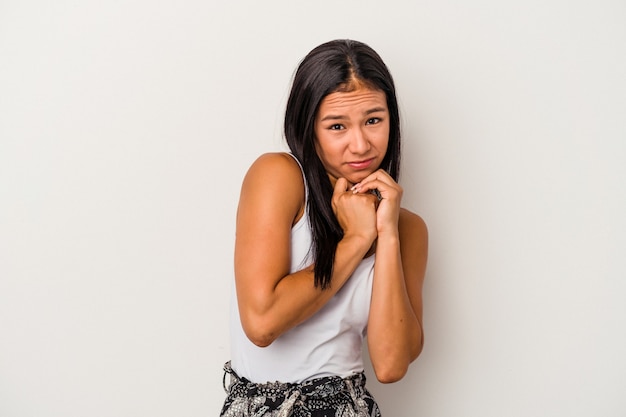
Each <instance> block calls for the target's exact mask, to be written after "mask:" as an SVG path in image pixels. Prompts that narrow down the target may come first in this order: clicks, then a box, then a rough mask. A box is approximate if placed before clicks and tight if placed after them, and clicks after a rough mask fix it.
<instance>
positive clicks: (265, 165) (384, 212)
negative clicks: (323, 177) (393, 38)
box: [235, 85, 428, 382]
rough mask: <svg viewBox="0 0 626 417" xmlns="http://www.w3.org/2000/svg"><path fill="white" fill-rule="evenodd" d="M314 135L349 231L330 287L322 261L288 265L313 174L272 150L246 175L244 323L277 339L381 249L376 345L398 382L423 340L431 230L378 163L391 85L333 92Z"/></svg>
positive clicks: (241, 252)
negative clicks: (319, 275)
mask: <svg viewBox="0 0 626 417" xmlns="http://www.w3.org/2000/svg"><path fill="white" fill-rule="evenodd" d="M315 134H316V138H317V144H316V149H317V153H318V155H319V157H320V160H321V161H322V163H323V165H324V167H325V168H326V171H327V173H328V175H329V178H330V179H331V183H332V184H333V187H334V193H333V197H332V207H333V210H334V212H335V215H336V216H337V220H338V221H339V224H340V225H341V227H342V229H343V230H344V237H343V239H342V240H341V241H340V242H339V244H338V246H337V251H336V253H335V263H334V268H333V275H332V280H331V286H330V288H329V289H326V290H321V289H319V288H316V287H315V286H314V285H313V266H309V267H307V268H305V269H303V270H300V271H296V272H294V273H290V272H289V267H290V232H291V227H292V226H293V224H295V222H297V220H298V219H299V218H300V217H301V216H302V214H303V212H304V207H305V201H304V198H305V196H304V182H303V178H302V175H301V172H300V168H299V167H298V165H297V163H296V162H295V161H294V160H293V159H292V158H291V157H290V156H289V155H286V154H278V153H276V154H265V155H263V156H261V157H260V158H259V159H258V160H257V161H255V162H254V163H253V165H252V166H251V168H250V170H249V171H248V173H247V175H246V177H245V179H244V182H243V186H242V191H241V197H240V201H239V209H238V213H237V237H236V244H235V279H236V284H237V285H236V286H237V297H238V300H239V309H240V315H241V321H242V325H243V329H244V331H245V332H246V335H247V336H248V338H249V339H250V340H251V341H252V342H253V343H255V344H256V345H258V346H268V345H269V344H271V343H272V342H273V341H274V340H275V339H276V338H277V337H279V336H280V335H281V334H283V333H284V332H286V331H288V330H289V329H291V328H293V327H294V326H296V325H298V324H299V323H302V322H303V321H305V320H306V319H308V318H310V317H311V316H312V315H313V314H315V313H316V312H317V311H318V310H319V309H320V308H321V307H322V306H324V304H325V303H326V302H327V301H328V300H330V298H332V296H333V295H334V294H336V293H337V291H339V289H340V288H341V287H342V286H343V284H344V283H345V282H346V281H347V280H348V279H349V278H350V276H351V274H352V273H353V272H354V270H355V269H356V267H357V266H358V264H359V263H360V261H361V260H362V259H363V258H364V257H365V256H367V255H368V254H369V253H370V252H371V251H373V250H375V251H376V262H375V265H374V282H373V288H372V300H371V304H370V315H369V321H368V338H367V340H368V348H369V352H370V358H371V360H372V365H373V368H374V371H375V373H376V376H377V378H378V380H379V381H381V382H395V381H397V380H399V379H401V378H402V377H403V376H404V375H405V373H406V371H407V369H408V366H409V364H410V363H411V362H412V361H413V360H414V359H415V358H416V357H417V356H418V355H419V353H420V352H421V350H422V346H423V331H422V295H421V294H422V283H423V279H424V272H425V269H426V258H427V240H428V237H427V229H426V226H425V224H424V222H423V220H422V219H421V218H420V217H419V216H417V215H416V214H414V213H411V212H410V211H408V210H405V209H402V208H401V206H400V204H401V199H402V188H401V187H400V186H399V185H398V184H397V183H396V182H395V181H394V180H393V179H392V178H391V177H390V176H389V175H388V174H387V173H386V172H385V171H383V170H380V169H379V168H378V167H379V166H380V162H381V161H382V159H383V157H384V156H385V153H386V151H387V144H388V138H389V113H388V109H387V104H386V98H385V94H384V92H382V91H379V90H373V89H369V88H366V87H365V86H362V85H361V86H358V88H356V89H354V90H353V91H350V92H335V93H331V94H329V95H328V96H326V97H325V98H324V100H323V101H322V103H321V105H320V108H319V111H318V114H317V115H316V120H315ZM373 189H377V190H378V191H379V192H380V194H381V196H382V200H381V201H380V202H378V199H377V198H376V197H375V196H374V195H372V194H371V193H370V191H371V190H373Z"/></svg>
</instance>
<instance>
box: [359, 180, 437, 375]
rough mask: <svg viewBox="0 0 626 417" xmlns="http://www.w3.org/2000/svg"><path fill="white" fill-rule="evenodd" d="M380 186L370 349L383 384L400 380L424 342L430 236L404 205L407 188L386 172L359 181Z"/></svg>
mask: <svg viewBox="0 0 626 417" xmlns="http://www.w3.org/2000/svg"><path fill="white" fill-rule="evenodd" d="M358 187H359V191H360V192H366V191H368V190H370V189H373V188H377V189H378V190H379V192H380V193H381V195H382V197H383V199H382V201H381V203H380V206H379V209H378V212H377V228H378V240H377V243H376V263H375V266H374V284H373V289H372V301H371V305H370V315H369V321H368V347H369V352H370V358H371V360H372V365H373V367H374V371H375V372H376V377H377V378H378V379H379V380H380V381H381V382H395V381H397V380H399V379H401V378H402V377H403V376H404V375H405V373H406V371H407V369H408V366H409V364H410V363H411V362H412V361H413V360H415V358H416V357H417V356H418V355H419V353H420V352H421V350H422V346H423V331H422V283H423V279H424V273H425V269H426V258H427V251H428V249H427V247H428V235H427V229H426V225H425V224H424V222H423V220H422V219H421V218H420V217H419V216H417V215H415V214H413V213H411V212H409V211H407V210H404V209H400V200H401V197H402V189H401V188H400V186H399V185H398V184H396V183H395V182H394V181H393V179H391V178H390V177H389V176H388V175H387V174H386V173H385V172H384V171H378V172H377V173H374V174H372V175H371V176H370V177H368V178H367V179H365V180H364V181H363V182H362V183H361V184H359V186H358Z"/></svg>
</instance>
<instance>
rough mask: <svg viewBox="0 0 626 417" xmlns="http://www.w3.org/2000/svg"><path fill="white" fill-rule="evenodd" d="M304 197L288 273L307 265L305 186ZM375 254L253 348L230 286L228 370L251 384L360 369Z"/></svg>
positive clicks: (308, 232) (308, 231) (308, 236)
mask: <svg viewBox="0 0 626 417" xmlns="http://www.w3.org/2000/svg"><path fill="white" fill-rule="evenodd" d="M292 156H293V155H292ZM294 159H295V157H294ZM296 161H297V160H296ZM298 164H299V162H298ZM300 169H302V167H300ZM302 175H303V176H304V172H303V173H302ZM305 184H306V182H305ZM305 200H306V201H305V210H304V214H303V216H302V217H301V218H300V220H298V222H297V223H296V224H295V225H294V226H293V227H292V229H291V269H290V272H291V273H293V272H296V271H299V270H301V269H303V268H305V267H306V266H308V265H310V264H311V263H312V260H311V255H310V248H311V242H312V234H311V226H310V224H309V219H308V215H307V210H306V208H307V207H306V205H307V204H308V190H306V185H305ZM375 256H376V255H371V256H369V257H367V258H365V259H363V260H362V261H361V263H360V264H359V266H358V267H357V268H356V270H355V271H354V273H353V274H352V276H351V277H350V278H349V279H348V281H347V282H346V283H345V284H344V286H343V287H342V288H341V289H340V290H339V291H338V292H337V293H336V294H335V295H334V296H333V298H331V299H330V300H329V301H328V303H326V304H325V305H324V306H323V307H322V308H321V309H320V310H319V311H318V312H317V313H315V314H314V315H313V316H312V317H310V318H309V319H308V320H306V321H304V322H303V323H301V324H299V325H298V326H296V327H294V328H292V329H290V330H289V331H287V332H285V333H283V334H282V335H280V336H279V337H278V338H277V339H276V340H274V342H273V343H272V344H271V345H269V346H267V347H258V346H256V345H255V344H254V343H252V342H251V341H250V340H249V339H248V338H247V336H246V334H245V333H244V331H243V328H242V325H241V320H240V317H239V309H238V306H237V294H236V291H235V288H234V286H233V288H232V291H231V312H230V313H231V314H230V334H231V366H232V368H233V370H234V371H235V372H236V373H237V374H238V375H239V376H241V377H244V378H246V379H248V380H250V381H252V382H256V383H265V382H275V381H280V382H292V383H300V382H304V381H307V380H310V379H314V378H319V377H325V376H340V377H343V378H345V377H347V376H350V375H352V374H354V373H357V372H361V371H363V358H362V346H363V339H364V338H365V335H366V331H367V320H368V317H369V306H370V300H371V296H372V283H373V277H374V261H375Z"/></svg>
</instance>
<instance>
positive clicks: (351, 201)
mask: <svg viewBox="0 0 626 417" xmlns="http://www.w3.org/2000/svg"><path fill="white" fill-rule="evenodd" d="M372 190H378V193H379V194H380V196H381V197H382V199H381V200H380V201H379V200H378V197H377V196H376V195H374V194H372ZM401 199H402V187H400V185H398V183H396V182H395V181H394V180H393V178H391V176H389V174H387V172H385V171H384V170H382V169H379V170H378V171H376V172H373V173H372V174H370V175H368V176H367V177H366V178H365V179H363V181H361V182H360V183H358V184H354V185H352V184H350V183H349V182H348V180H346V179H345V178H339V179H338V180H337V182H336V183H335V189H334V192H333V198H332V207H333V211H334V213H335V216H336V217H337V220H338V221H339V225H340V226H341V228H342V229H343V231H344V236H346V235H357V236H362V237H364V238H365V239H367V240H368V241H369V242H371V243H373V242H374V240H375V239H376V238H377V237H380V236H382V235H385V234H391V233H393V234H397V233H398V218H399V215H400V201H401Z"/></svg>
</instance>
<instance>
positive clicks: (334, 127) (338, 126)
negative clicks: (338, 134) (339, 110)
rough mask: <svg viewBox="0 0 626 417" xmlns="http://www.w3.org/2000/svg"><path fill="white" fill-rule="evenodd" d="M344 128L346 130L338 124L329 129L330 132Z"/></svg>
mask: <svg viewBox="0 0 626 417" xmlns="http://www.w3.org/2000/svg"><path fill="white" fill-rule="evenodd" d="M343 128H344V127H343V125H340V124H339V123H337V124H334V125H331V126H329V128H328V129H330V130H342V129H343Z"/></svg>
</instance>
